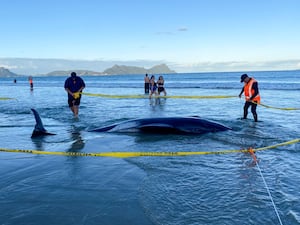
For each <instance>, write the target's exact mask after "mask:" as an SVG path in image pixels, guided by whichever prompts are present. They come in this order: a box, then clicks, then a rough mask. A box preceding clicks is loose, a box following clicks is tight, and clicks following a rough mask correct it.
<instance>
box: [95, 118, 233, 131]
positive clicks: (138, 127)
mask: <svg viewBox="0 0 300 225" xmlns="http://www.w3.org/2000/svg"><path fill="white" fill-rule="evenodd" d="M230 129H231V128H230V127H227V126H225V125H223V124H220V123H216V122H213V121H210V120H205V119H201V118H199V117H159V118H144V119H133V120H127V121H124V122H120V123H116V124H112V125H109V126H105V127H100V128H97V129H94V130H90V131H91V132H119V133H137V132H138V133H158V134H204V133H209V132H219V131H226V130H230Z"/></svg>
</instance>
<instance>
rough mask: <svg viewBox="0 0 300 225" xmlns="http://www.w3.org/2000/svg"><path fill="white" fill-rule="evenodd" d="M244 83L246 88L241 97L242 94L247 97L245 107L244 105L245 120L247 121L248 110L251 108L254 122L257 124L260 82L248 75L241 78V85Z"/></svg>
mask: <svg viewBox="0 0 300 225" xmlns="http://www.w3.org/2000/svg"><path fill="white" fill-rule="evenodd" d="M242 82H244V87H243V89H242V90H241V92H240V94H239V97H240V98H241V96H242V94H243V93H244V95H245V100H246V102H245V105H244V116H243V119H247V115H248V109H249V107H250V106H251V112H252V114H253V118H254V121H255V122H257V121H258V118H257V113H256V107H257V104H259V103H260V95H259V91H258V82H257V81H256V80H255V79H254V78H253V77H248V75H247V74H243V75H242V76H241V83H242Z"/></svg>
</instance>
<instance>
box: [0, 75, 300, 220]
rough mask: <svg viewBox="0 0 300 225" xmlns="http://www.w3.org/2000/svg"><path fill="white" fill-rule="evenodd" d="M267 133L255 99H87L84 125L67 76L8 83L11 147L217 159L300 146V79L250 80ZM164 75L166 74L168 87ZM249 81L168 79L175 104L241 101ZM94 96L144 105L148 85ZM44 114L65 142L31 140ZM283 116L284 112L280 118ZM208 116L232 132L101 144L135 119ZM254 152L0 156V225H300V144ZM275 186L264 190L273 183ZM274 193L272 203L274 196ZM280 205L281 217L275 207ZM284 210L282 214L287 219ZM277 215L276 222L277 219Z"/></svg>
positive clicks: (105, 86) (0, 137)
mask: <svg viewBox="0 0 300 225" xmlns="http://www.w3.org/2000/svg"><path fill="white" fill-rule="evenodd" d="M248 74H249V76H253V77H255V78H256V79H257V80H258V82H259V89H260V94H261V98H262V103H263V104H265V105H267V106H271V107H269V108H268V107H264V106H258V108H257V112H258V117H259V122H257V123H255V122H253V118H252V114H251V112H250V110H249V115H248V119H247V120H241V119H240V118H241V116H242V113H243V109H242V108H243V104H244V99H243V98H242V99H240V98H238V97H232V98H215V99H207V98H199V99H185V98H182V99H177V98H167V99H164V98H160V99H151V100H150V99H149V98H147V96H146V95H145V98H140V99H136V98H125V99H123V98H102V97H99V96H98V97H97V96H86V95H84V96H83V97H82V103H81V105H80V111H79V118H78V119H74V118H73V116H72V113H71V111H70V110H69V108H68V105H67V94H66V92H65V90H64V88H63V86H64V81H65V79H66V78H67V76H66V77H33V83H34V89H33V90H32V91H31V90H30V87H29V83H28V80H27V77H22V78H17V83H14V82H13V78H0V98H4V97H8V98H12V99H10V100H0V148H1V149H4V148H5V149H16V150H39V151H50V152H87V153H94V152H119V151H120V152H149V151H150V152H178V151H195V152H201V151H203V152H216V151H227V150H241V149H248V148H250V147H252V148H254V149H256V148H262V147H267V146H272V145H277V144H279V143H283V142H287V141H290V140H293V139H298V138H300V135H299V133H300V120H299V118H300V110H286V109H287V108H296V109H299V108H300V100H299V99H300V79H299V78H300V71H276V72H274V71H272V72H250V73H248ZM159 75H160V74H156V78H158V76H159ZM240 76H241V73H227V72H226V73H225V72H224V73H193V74H168V75H164V78H165V88H166V91H167V94H168V96H175V95H176V96H178V95H180V96H182V95H186V96H215V95H221V96H232V95H234V96H238V94H239V93H240V90H241V88H242V85H243V84H242V83H240ZM83 79H84V80H85V82H86V89H85V90H84V92H87V93H95V94H100V93H101V94H109V95H140V94H144V90H143V86H144V83H143V82H144V81H143V80H144V75H127V76H124V75H123V76H101V77H94V76H84V77H83ZM31 108H34V109H36V110H37V111H38V112H39V113H40V116H41V118H42V120H43V123H44V126H45V128H46V129H47V130H48V131H49V132H51V133H56V134H57V135H54V136H46V137H43V138H36V139H32V138H31V133H32V131H33V128H34V125H35V120H34V117H33V114H32V112H31V110H30V109H31ZM278 108H279V109H278ZM169 116H199V117H201V118H204V119H208V120H212V121H215V122H218V123H222V124H224V125H226V126H229V127H231V128H232V130H228V131H224V132H218V133H208V134H204V135H175V134H172V135H171V134H169V135H161V134H117V133H93V132H88V130H90V129H94V128H98V127H101V126H105V125H109V124H112V123H117V122H121V121H125V120H127V119H136V118H149V117H169ZM256 157H257V159H258V165H259V167H258V166H256V164H255V162H254V160H253V158H252V156H251V155H250V154H248V153H241V152H238V153H231V154H205V155H196V156H181V157H180V156H168V157H160V156H157V157H134V158H114V157H90V156H86V157H84V156H59V155H43V154H39V155H37V154H30V153H21V152H15V153H12V152H0V177H1V179H0V224H1V225H19V224H20V225H24V224H26V225H43V224H51V225H52V224H55V225H74V224H76V225H93V224H97V225H98V224H101V225H124V224H126V225H127V224H130V225H141V224H143V225H157V224H160V225H168V224H170V225H177V224H178V225H185V224H186V225H192V224H193V225H199V224H214V225H232V224H239V225H249V224H264V225H268V224H269V225H274V224H280V221H281V223H282V224H286V225H294V224H295V225H296V224H300V192H299V185H300V143H296V144H287V145H283V146H279V147H276V148H272V149H268V150H265V151H257V152H256ZM264 181H265V183H264ZM269 193H270V194H269ZM274 206H275V207H274ZM276 209H277V211H276ZM276 212H277V213H278V214H277V213H276Z"/></svg>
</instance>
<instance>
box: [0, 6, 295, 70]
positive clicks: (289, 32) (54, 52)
mask: <svg viewBox="0 0 300 225" xmlns="http://www.w3.org/2000/svg"><path fill="white" fill-rule="evenodd" d="M0 4H1V13H0V29H1V35H0V66H4V67H5V66H7V67H9V68H12V69H13V68H17V67H18V65H17V62H15V63H16V64H15V65H13V62H14V61H13V60H12V59H14V58H25V59H63V60H74V61H76V62H78V66H79V67H80V62H81V61H89V62H95V63H97V62H103V61H104V62H120V63H122V62H123V64H126V63H131V64H134V63H136V66H143V67H149V66H150V65H151V63H152V64H153V65H154V64H157V63H160V62H161V63H166V64H167V65H168V66H169V67H170V68H171V69H174V70H176V71H178V72H201V71H242V70H246V71H251V70H279V69H282V70H285V69H300V13H299V10H300V1H299V0H251V1H241V0H43V1H41V0H26V1H24V0H0ZM5 59H10V61H9V63H8V61H7V60H6V61H5ZM5 63H6V64H5ZM8 64H9V65H8ZM23 67H24V65H23ZM72 69H81V68H72ZM99 69H100V68H99ZM104 69H105V68H104ZM49 72H50V71H49Z"/></svg>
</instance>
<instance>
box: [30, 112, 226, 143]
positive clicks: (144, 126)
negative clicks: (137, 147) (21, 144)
mask: <svg viewBox="0 0 300 225" xmlns="http://www.w3.org/2000/svg"><path fill="white" fill-rule="evenodd" d="M31 110H32V112H33V114H34V118H35V121H36V124H35V127H34V130H33V132H32V135H31V137H32V138H34V137H39V136H45V135H55V134H53V133H49V132H48V131H47V130H46V129H45V128H44V125H43V122H42V120H41V118H40V115H39V113H38V112H37V111H36V110H35V109H31ZM226 130H231V128H230V127H227V126H225V125H223V124H220V123H216V122H213V121H210V120H206V119H201V118H199V117H194V116H193V117H158V118H143V119H133V120H126V121H123V122H120V123H116V124H112V125H109V126H105V127H100V128H97V129H93V130H89V132H117V133H156V134H204V133H209V132H219V131H226Z"/></svg>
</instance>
